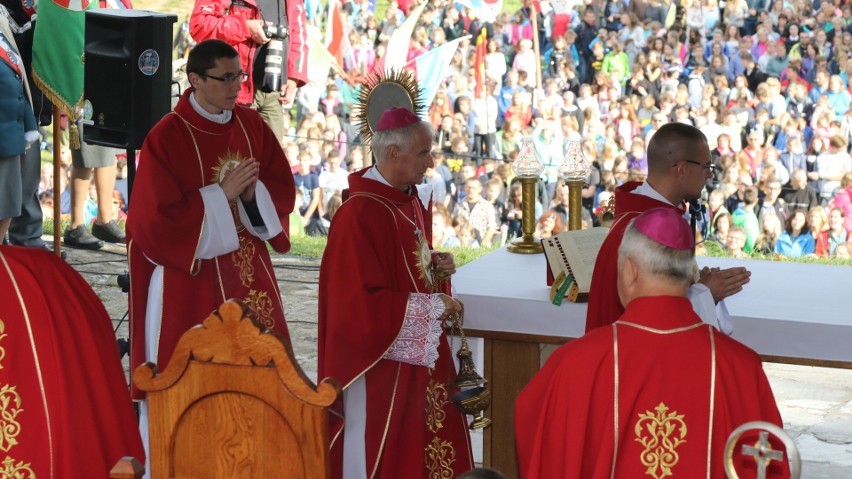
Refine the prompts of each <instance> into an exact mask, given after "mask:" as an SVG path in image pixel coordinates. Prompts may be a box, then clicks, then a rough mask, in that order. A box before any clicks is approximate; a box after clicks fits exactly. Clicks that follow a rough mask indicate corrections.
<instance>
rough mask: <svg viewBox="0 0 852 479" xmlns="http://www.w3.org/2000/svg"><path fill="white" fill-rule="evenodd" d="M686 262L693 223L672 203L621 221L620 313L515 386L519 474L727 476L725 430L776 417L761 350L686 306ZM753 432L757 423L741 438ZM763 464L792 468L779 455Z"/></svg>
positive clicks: (750, 465)
mask: <svg viewBox="0 0 852 479" xmlns="http://www.w3.org/2000/svg"><path fill="white" fill-rule="evenodd" d="M693 264H694V252H693V238H692V233H691V231H690V227H689V225H688V224H687V222H686V221H685V220H684V219H683V217H682V216H681V215H680V214H679V213H678V212H677V211H676V210H674V209H671V208H655V209H651V210H648V211H646V212H644V213H642V214H641V215H640V216H638V217H637V218H636V219H635V220H633V221H632V224H630V225H629V226H628V227H627V230H626V232H625V234H624V240H623V241H622V242H621V246H620V247H619V249H618V282H617V284H618V296H619V298H620V300H621V302H622V304H623V305H624V306H625V308H626V309H625V311H624V313H623V314H622V315H621V317H620V318H619V319H618V320H617V321H616V322H615V323H613V324H612V325H609V326H606V327H600V328H596V329H594V330H592V331H590V332H589V333H587V334H586V335H585V336H584V337H582V338H580V339H578V340H576V341H572V342H570V343H568V344H566V345H564V346H562V347H561V348H559V349H558V350H557V351H556V352H555V353H553V355H552V356H551V357H550V359H548V361H547V362H546V363H545V365H544V367H543V368H542V370H541V371H540V372H539V373H538V374H537V375H536V376H535V377H533V379H532V381H530V383H529V384H528V385H527V386H526V387H525V388H524V390H523V391H522V392H521V394H520V395H519V396H518V399H517V402H516V404H515V437H516V444H517V450H518V462H519V466H520V471H521V477H523V478H545V477H547V478H555V477H558V478H563V479H571V478H577V479H596V478H610V477H615V478H630V479H638V478H655V479H661V478H663V477H684V478H725V469H724V459H725V442H726V440H727V439H728V436H729V435H730V434H731V432H732V431H734V430H735V429H736V428H737V427H738V426H740V425H742V424H743V423H747V422H750V421H766V422H769V423H772V424H775V425H777V426H779V427H780V426H781V425H782V422H781V416H780V414H779V412H778V407H777V405H776V404H775V398H774V397H773V395H772V390H771V388H770V386H769V382H768V381H767V379H766V375H765V374H764V372H763V368H762V366H761V361H760V357H758V355H757V354H756V353H755V352H754V351H752V350H751V349H749V348H748V347H746V346H744V345H743V344H740V343H739V342H737V341H736V340H734V339H731V338H730V337H728V336H726V335H725V334H722V333H720V332H719V331H718V330H717V329H715V328H714V327H713V326H711V325H709V324H706V323H703V322H702V321H701V319H700V318H699V317H698V315H696V314H695V312H694V311H693V309H692V306H691V305H690V302H689V300H688V299H687V298H686V294H687V293H686V291H687V288H688V287H689V285H690V283H691V282H692V279H693ZM757 442H758V439H757V434H756V433H755V435H754V438H753V439H752V438H744V439H743V443H748V444H755V443H757ZM772 447H773V448H774V449H776V450H778V449H780V451H777V452H784V451H783V446H781V445H780V443H779V444H775V443H773V444H772ZM734 461H736V462H738V464H735V466H736V467H737V470H738V471H740V477H756V476H757V475H758V472H759V471H758V469H761V468H760V467H758V464H757V462H756V461H755V460H754V459H753V458H749V457H744V456H739V457H738V458H736V459H734ZM764 472H765V477H767V478H779V477H785V478H786V477H789V467H788V465H787V463H786V462H784V461H774V462H771V463H770V464H769V466H768V468H766V469H765V471H764Z"/></svg>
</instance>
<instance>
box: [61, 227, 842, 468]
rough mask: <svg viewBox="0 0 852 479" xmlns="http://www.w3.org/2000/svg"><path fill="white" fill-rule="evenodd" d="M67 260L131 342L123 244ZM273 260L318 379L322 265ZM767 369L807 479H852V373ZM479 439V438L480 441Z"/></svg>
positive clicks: (301, 347)
mask: <svg viewBox="0 0 852 479" xmlns="http://www.w3.org/2000/svg"><path fill="white" fill-rule="evenodd" d="M45 239H46V240H48V239H47V238H45ZM68 262H69V264H71V265H72V266H73V267H74V268H75V269H76V270H77V271H79V272H80V273H81V274H82V275H83V277H85V278H86V280H87V281H88V283H89V284H90V285H92V287H93V288H94V290H95V292H96V293H97V294H98V297H100V298H101V300H102V301H103V302H104V304H105V306H106V308H107V311H108V312H109V314H110V317H111V318H113V323H114V324H115V325H116V328H117V333H116V334H117V336H118V337H119V338H126V337H127V322H126V321H122V318H124V317H125V314H126V312H127V295H126V294H124V293H122V292H121V289H120V288H119V287H118V285H117V283H116V278H117V276H118V275H119V274H121V273H124V272H126V271H127V261H126V255H125V251H124V247H123V246H121V245H110V244H108V245H107V246H106V247H105V248H104V249H102V250H100V251H83V250H74V249H69V250H68ZM272 262H273V265H274V267H275V274H276V277H277V278H278V280H279V285H280V287H281V292H282V293H283V295H284V307H285V308H286V309H285V313H286V316H287V323H288V326H289V328H290V337H291V339H292V340H293V351H294V352H295V354H296V358H297V360H298V361H299V363H300V364H301V365H302V368H303V369H305V371H306V373H307V374H308V377H311V378H314V377H315V376H316V363H317V292H318V288H319V285H318V280H319V266H320V262H319V260H314V259H302V258H294V257H287V256H274V257H273V259H272ZM201 319H203V318H199V320H201ZM850 347H852V345H850ZM126 361H127V359H126V358H125V367H127V363H126ZM764 368H765V370H766V373H767V375H768V376H769V380H770V382H771V383H772V388H773V391H774V392H775V396H776V400H777V401H778V405H779V407H780V409H781V415H782V417H783V418H784V426H785V429H786V430H787V432H788V433H789V434H790V435H791V436H793V438H794V440H795V441H796V444H798V446H799V448H800V452H801V455H802V459H803V462H804V464H803V467H802V478H804V479H849V478H852V370H838V369H827V368H816V367H807V366H793V365H786V364H769V363H767V364H765V365H764ZM479 439H480V436H479V435H478V434H477V435H475V436H474V444H478V443H480V441H479ZM477 456H478V457H481V456H480V455H479V454H477Z"/></svg>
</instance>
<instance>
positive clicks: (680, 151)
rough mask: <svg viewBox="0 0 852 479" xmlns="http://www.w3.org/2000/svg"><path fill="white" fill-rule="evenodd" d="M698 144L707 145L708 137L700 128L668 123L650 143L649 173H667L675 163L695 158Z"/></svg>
mask: <svg viewBox="0 0 852 479" xmlns="http://www.w3.org/2000/svg"><path fill="white" fill-rule="evenodd" d="M697 144H701V145H702V146H703V147H705V148H706V147H707V137H706V136H704V133H702V132H701V130H699V129H698V128H695V127H694V126H691V125H687V124H684V123H666V124H665V125H663V126H661V127H660V129H659V130H657V131H656V133H654V136H652V137H651V141H650V142H649V143H648V174H649V175H650V176H658V175H665V174H667V173H668V172H669V171H670V170H671V167H672V166H673V165H675V164H676V163H679V162H681V161H685V160H694V159H695V158H693V156H694V155H695V149H696V146H697Z"/></svg>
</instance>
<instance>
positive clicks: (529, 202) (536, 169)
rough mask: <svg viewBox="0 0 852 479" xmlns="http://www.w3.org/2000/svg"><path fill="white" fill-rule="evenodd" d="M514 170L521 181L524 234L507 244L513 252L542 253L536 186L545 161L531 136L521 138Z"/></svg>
mask: <svg viewBox="0 0 852 479" xmlns="http://www.w3.org/2000/svg"><path fill="white" fill-rule="evenodd" d="M512 170H514V172H515V175H517V177H518V178H519V180H520V182H521V213H522V220H521V231H522V232H523V233H524V235H523V236H522V237H520V238H518V239H516V240H514V241H512V242H511V243H509V245H507V246H506V250H507V251H510V252H512V253H522V254H535V253H542V252H544V250H543V249H542V248H541V241H539V240H537V239H535V237H534V236H533V233H535V221H536V217H535V203H536V201H535V196H536V195H535V187H536V184H537V183H538V178H539V176H541V174H542V173H543V172H544V163H543V162H542V161H541V159H540V158H539V157H538V153H536V151H535V146H534V145H533V140H532V138H530V137H525V138H522V139H521V151H520V154H518V159H516V160H515V162H514V163H512Z"/></svg>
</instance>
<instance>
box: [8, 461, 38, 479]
mask: <svg viewBox="0 0 852 479" xmlns="http://www.w3.org/2000/svg"><path fill="white" fill-rule="evenodd" d="M35 477H36V474H35V471H33V470H32V469H31V468H30V463H26V464H24V461H18V463H17V464H15V460H14V459H12V458H11V457H9V456H6V459H3V464H2V467H0V479H35Z"/></svg>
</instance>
